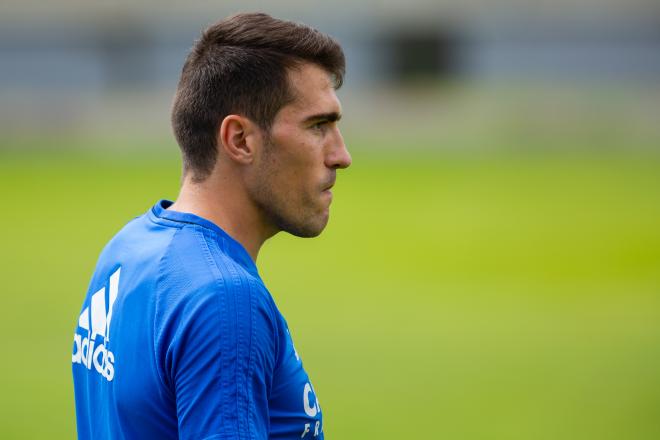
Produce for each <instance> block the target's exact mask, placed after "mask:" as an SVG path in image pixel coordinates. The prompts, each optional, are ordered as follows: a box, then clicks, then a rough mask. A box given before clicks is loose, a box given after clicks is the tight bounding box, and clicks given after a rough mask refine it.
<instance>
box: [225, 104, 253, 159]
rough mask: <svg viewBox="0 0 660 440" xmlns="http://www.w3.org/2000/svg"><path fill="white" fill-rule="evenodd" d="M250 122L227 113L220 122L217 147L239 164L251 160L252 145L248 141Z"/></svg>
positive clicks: (250, 128)
mask: <svg viewBox="0 0 660 440" xmlns="http://www.w3.org/2000/svg"><path fill="white" fill-rule="evenodd" d="M251 131H252V123H251V121H250V120H248V119H247V118H244V117H242V116H239V115H228V116H227V117H225V118H224V119H223V120H222V122H221V123H220V128H219V130H218V149H222V151H223V152H224V154H225V155H226V156H228V157H229V158H230V159H231V160H233V161H235V162H239V163H241V164H248V163H250V162H252V160H253V157H254V151H253V147H252V145H251V142H250V140H251V139H250V138H251V136H250V134H251Z"/></svg>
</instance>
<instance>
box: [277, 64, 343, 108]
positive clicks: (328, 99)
mask: <svg viewBox="0 0 660 440" xmlns="http://www.w3.org/2000/svg"><path fill="white" fill-rule="evenodd" d="M288 76H289V84H290V87H291V91H292V92H293V97H294V100H293V102H291V103H289V104H287V105H285V106H284V107H282V109H280V112H279V114H278V118H279V117H283V118H287V119H288V118H298V119H304V118H305V116H306V115H313V114H321V113H332V112H335V113H341V104H340V102H339V99H338V98H337V94H336V93H335V87H334V82H333V80H332V77H331V76H330V74H329V73H328V72H326V71H325V70H323V69H322V68H320V67H318V66H316V65H315V64H309V63H306V64H303V65H301V66H299V67H298V68H295V69H292V70H290V71H289V75H288Z"/></svg>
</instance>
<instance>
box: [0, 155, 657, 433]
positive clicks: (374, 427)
mask: <svg viewBox="0 0 660 440" xmlns="http://www.w3.org/2000/svg"><path fill="white" fill-rule="evenodd" d="M374 149H375V147H374V148H366V146H365V148H364V149H362V148H359V147H358V146H356V148H355V149H354V150H355V152H354V156H355V157H354V166H353V167H352V168H351V169H349V170H347V171H346V172H343V173H341V174H342V175H340V177H339V180H338V185H337V187H336V191H335V195H336V197H335V202H334V203H333V212H332V219H331V223H330V225H329V227H328V229H327V231H326V232H325V233H324V235H322V237H320V238H318V239H315V240H301V239H295V238H292V237H289V236H285V235H279V236H277V237H276V238H275V239H273V240H272V242H270V243H268V244H267V245H266V246H265V248H264V250H263V251H262V255H261V256H260V261H259V267H260V271H261V274H262V276H263V278H264V279H265V280H266V282H267V285H268V287H269V289H270V290H271V292H272V293H273V295H274V296H275V298H276V301H277V302H278V304H279V306H280V307H281V309H282V311H283V313H284V314H285V316H286V317H287V319H288V320H289V324H290V327H291V329H292V332H293V336H294V339H295V341H296V344H297V347H298V350H299V352H300V353H301V354H302V356H303V359H304V361H305V365H306V368H307V370H308V372H309V373H310V375H311V377H312V378H313V380H314V383H315V388H316V389H317V391H318V393H319V395H320V399H321V404H322V408H323V411H324V417H325V423H326V424H325V432H326V434H327V435H328V437H329V438H383V439H385V438H388V439H389V438H391V439H399V438H421V437H427V438H465V439H481V438H484V439H485V438H501V439H513V438H520V439H546V438H547V439H557V438H565V439H587V438H589V439H592V438H593V439H609V438H611V439H622V438H637V439H650V438H657V437H658V436H660V419H658V417H657V414H658V409H659V408H660V375H659V374H658V371H660V344H659V342H660V294H659V293H660V292H659V286H660V271H659V270H658V269H659V268H660V228H658V225H659V224H660V173H659V172H658V171H659V170H660V158H659V157H658V156H656V155H648V154H646V155H639V156H630V155H621V154H616V153H609V154H600V153H599V154H597V155H595V154H592V155H590V154H584V153H562V154H557V153H554V154H549V153H537V154H523V155H521V154H515V155H510V154H509V155H507V154H498V155H479V156H474V155H461V154H440V153H419V154H412V155H411V154H401V153H400V152H389V153H387V152H386V153H384V154H376V153H374V152H373V150H374ZM171 152H174V148H172V149H171ZM0 158H1V165H0V176H2V177H1V178H2V200H3V204H4V207H5V208H4V209H3V215H2V217H1V220H0V222H2V225H1V226H2V227H1V230H2V231H3V239H2V243H3V244H2V249H3V252H2V257H1V258H2V260H0V267H2V280H3V283H2V284H3V289H2V297H1V298H2V299H1V301H2V306H1V309H0V310H2V319H1V320H0V325H1V326H2V329H1V333H0V334H2V335H3V336H2V346H3V347H4V349H5V359H4V361H3V362H2V367H1V368H2V373H1V374H0V389H2V390H3V392H2V400H1V402H2V403H1V405H2V406H1V407H0V411H1V412H2V414H3V422H2V426H1V427H0V434H1V435H0V436H1V437H2V438H72V437H73V436H74V429H75V425H74V412H73V400H72V387H71V375H70V365H69V356H70V350H71V343H72V342H71V341H72V334H73V331H74V327H75V323H76V319H77V316H78V312H79V307H80V303H81V301H82V299H83V296H84V292H85V291H86V288H87V282H88V279H89V277H90V275H91V272H92V270H93V267H94V263H95V259H96V256H97V254H98V252H99V251H100V249H101V248H102V246H103V245H104V243H105V242H106V240H108V239H109V238H110V237H111V236H112V235H113V234H114V233H115V231H117V230H118V229H119V228H120V227H121V226H122V225H123V224H124V223H125V222H126V221H127V220H128V219H130V218H132V217H134V216H137V215H140V214H141V213H142V212H144V211H145V210H146V209H147V208H148V207H149V206H150V205H151V204H152V203H153V202H155V201H156V200H157V199H158V198H160V197H169V198H174V197H176V194H177V187H178V178H179V176H178V168H179V166H178V159H177V157H176V156H175V155H174V154H170V153H167V154H158V155H156V154H149V155H147V154H126V156H125V157H116V156H114V155H112V154H109V153H93V154H90V153H80V152H78V153H75V152H58V153H53V152H40V153H36V152H34V153H30V154H24V153H20V154H8V153H5V154H3V155H2V156H0Z"/></svg>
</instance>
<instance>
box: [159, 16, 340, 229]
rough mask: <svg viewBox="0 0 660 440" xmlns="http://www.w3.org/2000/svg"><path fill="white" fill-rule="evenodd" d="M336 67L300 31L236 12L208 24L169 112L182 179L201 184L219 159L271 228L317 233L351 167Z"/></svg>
mask: <svg viewBox="0 0 660 440" xmlns="http://www.w3.org/2000/svg"><path fill="white" fill-rule="evenodd" d="M344 68H345V61H344V54H343V51H342V50H341V47H340V46H339V45H338V44H337V42H336V41H334V40H333V39H332V38H331V37H328V36H326V35H324V34H321V33H320V32H318V31H317V30H315V29H312V28H310V27H307V26H305V25H301V24H296V23H292V22H288V21H282V20H278V19H274V18H272V17H270V16H268V15H266V14H239V15H236V16H233V17H230V18H227V19H225V20H223V21H220V22H218V23H216V24H215V25H213V26H211V27H210V28H208V29H207V30H206V31H205V32H204V33H203V35H202V38H201V39H200V40H199V41H198V42H197V43H196V44H195V46H194V47H193V49H192V51H191V53H190V55H189V56H188V58H187V60H186V62H185V65H184V67H183V72H182V74H181V79H180V81H179V86H178V89H177V94H176V97H175V100H174V106H173V111H172V125H173V128H174V133H175V135H176V138H177V141H178V143H179V146H180V147H181V150H182V155H183V163H184V178H187V179H189V180H190V181H192V182H196V183H200V182H204V181H205V180H206V179H207V178H208V177H209V176H211V175H212V173H214V170H217V169H218V165H221V164H222V163H221V161H226V163H228V164H231V166H232V167H233V168H232V171H236V174H235V176H238V178H237V179H236V181H234V182H231V184H233V185H236V186H241V188H242V190H243V191H244V193H245V197H246V198H247V200H248V201H249V202H250V204H252V205H253V206H254V207H255V210H256V211H257V212H258V213H259V216H260V217H261V218H262V220H263V222H265V223H267V225H268V226H269V227H271V228H272V229H273V230H285V231H288V232H290V233H292V234H294V235H298V236H306V237H311V236H315V235H318V234H319V233H320V232H321V231H322V230H323V228H324V227H325V225H326V223H327V221H328V210H329V204H330V201H331V198H332V194H331V193H330V192H329V187H330V186H332V184H333V183H334V180H335V171H336V169H338V168H346V167H347V166H349V165H350V161H351V159H350V155H349V154H348V151H347V150H346V147H345V145H344V142H343V139H342V137H341V133H340V132H339V129H338V128H337V124H336V123H337V121H338V120H339V118H340V117H341V107H340V104H339V101H338V99H337V96H336V95H335V90H336V89H337V88H339V87H340V86H341V84H342V81H343V75H344Z"/></svg>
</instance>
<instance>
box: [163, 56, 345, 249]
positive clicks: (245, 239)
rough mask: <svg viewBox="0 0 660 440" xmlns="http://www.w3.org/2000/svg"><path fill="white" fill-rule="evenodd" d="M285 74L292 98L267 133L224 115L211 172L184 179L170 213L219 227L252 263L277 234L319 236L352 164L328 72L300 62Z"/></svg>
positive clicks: (246, 121) (249, 121) (248, 120)
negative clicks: (341, 175)
mask: <svg viewBox="0 0 660 440" xmlns="http://www.w3.org/2000/svg"><path fill="white" fill-rule="evenodd" d="M288 77H289V83H290V84H291V85H292V89H293V92H294V97H295V99H294V100H293V102H291V103H289V104H288V105H286V106H284V107H282V108H281V109H280V111H279V112H278V113H277V115H276V116H275V118H274V120H273V123H272V126H271V129H270V131H269V133H266V132H264V131H263V130H262V129H261V128H260V127H259V126H258V125H257V124H256V123H254V122H253V121H251V120H250V119H248V118H246V117H244V116H241V115H229V116H227V117H225V118H224V119H223V120H222V122H221V124H220V127H219V129H218V135H217V148H218V158H217V161H216V163H215V166H214V168H213V171H212V172H211V174H210V175H209V176H208V177H207V178H206V179H205V180H204V181H202V182H199V183H197V182H194V181H193V179H192V178H191V176H189V175H187V176H184V179H183V184H182V186H181V191H180V193H179V197H178V198H177V200H176V202H175V203H174V204H173V205H172V206H170V208H169V209H171V210H174V211H180V212H188V213H192V214H195V215H197V216H200V217H203V218H205V219H207V220H210V221H212V222H213V223H215V224H217V225H218V226H220V227H221V228H222V229H223V230H224V231H225V232H227V233H228V234H229V235H231V236H232V237H233V238H234V239H236V240H237V241H238V242H239V243H241V244H242V245H243V246H244V247H245V249H246V250H247V251H248V253H249V254H250V256H251V257H252V259H253V260H254V261H256V260H257V256H258V254H259V250H260V249H261V246H262V245H263V243H264V242H265V241H266V240H267V239H268V238H270V237H272V236H273V235H275V234H277V233H278V232H279V231H286V232H289V233H291V234H293V235H297V236H300V237H314V236H317V235H319V234H320V233H321V232H322V231H323V229H324V228H325V226H326V225H327V223H328V219H329V213H330V203H331V202H332V192H331V191H330V189H331V188H332V186H333V185H334V183H335V179H336V172H337V170H338V169H343V168H347V167H348V166H350V164H351V156H350V154H349V152H348V150H347V149H346V145H345V144H344V140H343V138H342V135H341V132H340V131H339V127H338V125H337V123H338V121H339V119H340V118H341V105H340V103H339V99H338V98H337V95H336V93H335V89H334V86H333V82H332V80H331V78H330V76H329V75H328V73H327V72H326V71H324V70H323V69H321V68H320V67H318V66H316V65H314V64H309V63H305V64H302V65H301V66H299V67H297V68H295V69H292V70H290V71H289V72H288Z"/></svg>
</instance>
